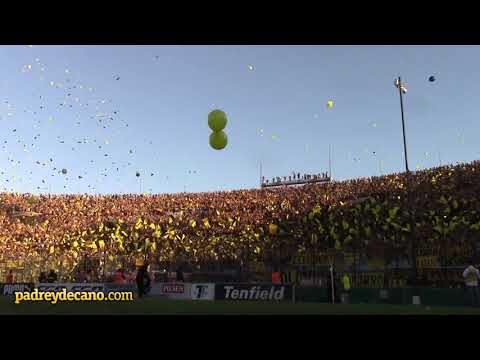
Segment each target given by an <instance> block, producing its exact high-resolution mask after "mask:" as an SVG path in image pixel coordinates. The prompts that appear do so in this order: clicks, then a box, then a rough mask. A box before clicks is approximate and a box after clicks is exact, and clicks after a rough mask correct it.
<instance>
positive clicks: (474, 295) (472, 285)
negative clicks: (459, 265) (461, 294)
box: [463, 261, 480, 307]
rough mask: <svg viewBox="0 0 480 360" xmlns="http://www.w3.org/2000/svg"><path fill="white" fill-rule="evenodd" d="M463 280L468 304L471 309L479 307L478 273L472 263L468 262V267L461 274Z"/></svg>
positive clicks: (479, 276) (479, 273)
mask: <svg viewBox="0 0 480 360" xmlns="http://www.w3.org/2000/svg"><path fill="white" fill-rule="evenodd" d="M463 278H464V279H465V285H466V287H467V292H468V294H469V298H470V302H471V304H472V306H473V307H478V306H479V294H478V279H479V278H480V272H479V271H478V269H477V268H476V267H475V266H473V261H470V262H469V266H468V267H467V268H466V269H465V271H464V272H463Z"/></svg>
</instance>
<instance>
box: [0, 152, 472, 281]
mask: <svg viewBox="0 0 480 360" xmlns="http://www.w3.org/2000/svg"><path fill="white" fill-rule="evenodd" d="M479 180H480V162H479V161H475V162H473V163H469V164H458V165H454V166H444V167H437V168H432V169H427V170H423V171H417V172H415V173H409V174H407V173H398V174H390V175H386V176H381V177H371V178H362V179H355V180H348V181H340V182H335V181H333V182H329V183H324V184H309V185H305V186H301V187H280V188H277V189H263V190H238V191H225V192H209V193H180V194H164V195H103V196H100V195H96V196H94V195H58V196H57V195H40V196H33V195H31V194H15V193H3V194H0V224H1V226H0V257H1V259H2V261H10V264H12V266H11V267H15V266H26V264H29V266H32V270H31V271H32V276H33V277H35V278H36V277H38V275H39V274H40V273H41V272H42V271H46V270H48V269H56V270H58V269H60V268H61V269H62V271H61V273H62V276H63V277H64V278H65V279H69V278H71V277H73V276H74V274H75V272H76V271H78V266H79V264H81V263H82V261H84V259H86V258H89V257H91V258H100V259H101V260H100V262H101V263H102V264H103V265H102V266H104V267H105V264H106V263H107V262H108V263H109V264H111V267H112V271H114V270H115V269H117V268H118V267H119V266H122V264H121V263H118V261H117V259H122V261H125V259H127V260H128V261H130V262H131V263H135V262H136V261H138V259H143V260H148V261H149V262H150V263H153V262H163V263H178V262H182V261H183V262H188V263H190V264H196V263H206V262H224V263H239V264H245V263H247V262H268V263H274V264H275V263H281V262H288V261H291V259H292V258H293V257H294V256H295V255H298V254H302V253H304V254H305V253H312V252H322V251H326V250H328V249H335V250H337V251H358V252H365V253H368V252H369V251H370V249H374V248H388V251H386V250H385V251H384V254H387V253H388V254H389V255H388V256H389V258H390V260H389V262H395V261H396V262H397V263H398V262H399V261H401V260H402V259H403V258H405V257H406V258H408V257H409V254H410V253H409V249H410V244H411V241H412V240H414V241H415V244H416V246H417V247H418V248H428V249H432V252H434V255H436V256H438V258H439V262H440V265H444V266H446V265H457V264H458V265H462V264H464V263H465V261H466V259H467V257H470V256H472V254H473V253H475V251H476V248H475V240H476V238H478V235H479V232H480V216H479V214H478V212H479V211H480V201H479V197H478V195H477V194H478V193H479V190H480V181H479ZM392 259H393V260H392ZM104 270H105V269H104Z"/></svg>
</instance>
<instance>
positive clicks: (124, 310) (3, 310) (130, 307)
mask: <svg viewBox="0 0 480 360" xmlns="http://www.w3.org/2000/svg"><path fill="white" fill-rule="evenodd" d="M0 314H1V315H61V314H65V315H67V314H68V315H70V314H71V315H96V314H97V315H124V314H131V315H152V314H158V315H480V309H473V308H468V307H450V308H445V307H431V308H427V307H424V306H414V305H383V304H382V305H380V304H377V305H375V304H355V305H341V304H338V305H331V304H318V303H297V304H292V303H284V302H282V303H262V302H226V301H225V302H224V301H216V302H211V301H174V300H162V299H158V298H145V299H141V300H134V301H132V302H118V303H111V302H109V303H104V302H76V303H58V304H56V305H53V304H50V303H44V302H25V303H21V304H18V305H16V304H14V299H13V298H7V297H1V298H0Z"/></svg>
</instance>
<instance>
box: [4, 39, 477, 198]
mask: <svg viewBox="0 0 480 360" xmlns="http://www.w3.org/2000/svg"><path fill="white" fill-rule="evenodd" d="M0 60H1V65H2V66H1V67H0V92H1V99H0V121H1V123H2V124H3V132H2V135H1V136H0V146H1V148H0V150H1V154H2V156H1V157H0V168H1V172H3V174H2V175H0V181H1V188H2V190H5V189H7V190H8V191H12V190H13V191H17V192H31V193H39V192H42V193H45V192H49V191H50V192H52V193H78V192H88V193H92V192H93V189H95V193H127V192H130V193H138V192H140V187H141V188H142V192H145V191H149V190H150V189H151V191H152V192H153V193H174V192H182V191H184V189H186V191H188V192H197V191H198V192H200V191H218V190H230V189H245V188H247V189H248V188H254V187H258V183H259V164H260V162H262V164H263V174H264V175H265V176H266V177H267V178H270V177H273V176H284V175H285V176H288V175H289V174H291V172H292V171H295V172H301V173H318V172H322V171H327V170H328V147H329V144H331V145H332V159H333V169H332V170H333V171H332V172H333V177H334V178H335V179H337V180H339V179H347V178H357V177H363V176H372V175H378V174H379V172H380V168H381V170H382V171H383V173H389V172H399V171H403V169H404V162H403V161H404V160H403V144H402V134H401V120H400V108H399V95H398V91H397V90H396V88H395V87H394V79H395V77H397V76H399V75H400V76H402V79H403V80H404V81H405V83H406V84H407V88H408V93H407V94H406V96H405V114H406V130H407V145H408V150H409V162H410V168H411V169H412V170H415V169H416V168H417V166H418V167H420V168H425V167H431V166H436V165H438V163H439V158H440V159H441V162H442V163H443V164H445V163H455V162H460V161H464V162H468V161H472V160H474V159H478V158H479V157H480V146H478V145H477V142H478V140H477V138H478V131H479V125H478V124H479V121H478V120H479V108H478V104H479V100H480V96H479V90H478V86H479V84H480V71H478V64H479V63H480V47H478V46H40V45H33V46H27V45H24V46H1V47H0ZM249 65H252V66H253V70H250V69H249ZM430 75H434V76H435V77H436V81H435V82H433V83H431V82H429V81H428V77H429V76H430ZM118 77H119V79H118V80H117V78H118ZM51 82H53V86H51ZM74 87H75V88H74ZM69 88H70V89H69ZM68 94H70V95H68ZM330 99H331V100H333V101H334V107H333V108H332V109H328V108H327V106H326V103H327V101H328V100H330ZM61 103H64V104H63V105H60V104H61ZM215 108H220V109H222V110H224V111H225V112H226V113H227V115H228V118H229V122H228V125H227V128H226V132H227V134H228V137H229V144H228V146H227V147H226V148H225V149H224V150H222V151H216V150H213V149H212V148H210V146H209V144H208V137H209V134H210V129H209V128H208V125H207V116H208V113H209V112H210V111H211V110H213V109H215ZM104 115H106V116H104ZM102 116H104V117H102ZM110 118H112V119H113V120H110ZM99 120H102V122H99ZM127 124H128V127H127ZM103 126H106V129H104V128H103ZM14 130H15V131H14ZM260 130H263V133H262V132H261V131H260ZM37 135H39V136H37ZM35 137H36V139H35ZM273 137H275V138H273ZM5 141H7V143H5ZM61 141H63V143H61ZM77 142H81V143H80V144H79V143H77ZM107 142H108V144H107ZM32 145H33V146H32ZM99 146H101V148H99ZM72 148H73V149H72ZM130 150H132V152H133V153H132V154H131V153H130ZM373 152H375V154H374V153H373ZM105 154H107V155H108V156H105ZM50 159H52V161H50ZM92 160H93V162H92ZM37 161H38V162H40V164H37V163H36V162H37ZM113 162H114V163H115V164H112V163H113ZM42 163H46V165H45V166H43V165H42ZM128 163H130V165H128ZM54 167H56V169H57V170H55V171H54V170H53V168H54ZM63 168H65V169H67V171H68V173H67V175H62V174H58V171H59V170H61V169H63ZM117 168H118V171H117ZM137 171H139V172H140V173H141V177H140V178H137V177H136V176H135V174H136V172H137ZM189 171H190V174H189ZM194 172H195V173H194ZM151 173H153V174H154V175H153V176H151ZM105 174H106V176H105ZM52 175H53V176H52ZM78 176H82V179H79V178H78ZM7 180H8V182H7ZM42 180H43V181H44V183H42ZM140 180H141V182H142V183H141V184H140ZM64 186H67V187H66V188H65V187H64ZM89 186H90V187H89ZM37 187H41V190H38V189H37Z"/></svg>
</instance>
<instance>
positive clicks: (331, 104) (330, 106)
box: [327, 100, 333, 109]
mask: <svg viewBox="0 0 480 360" xmlns="http://www.w3.org/2000/svg"><path fill="white" fill-rule="evenodd" d="M327 107H328V108H329V109H331V108H333V100H328V101H327Z"/></svg>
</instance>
